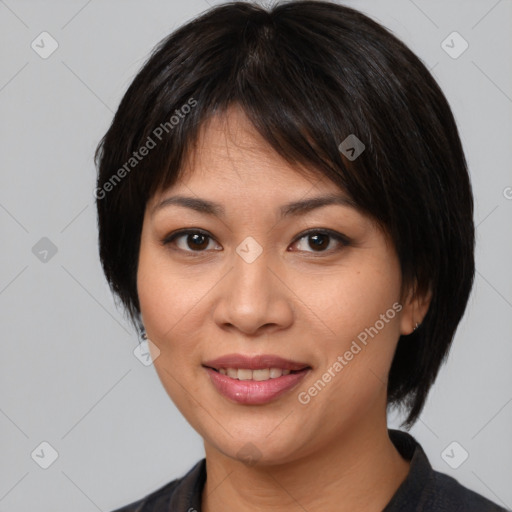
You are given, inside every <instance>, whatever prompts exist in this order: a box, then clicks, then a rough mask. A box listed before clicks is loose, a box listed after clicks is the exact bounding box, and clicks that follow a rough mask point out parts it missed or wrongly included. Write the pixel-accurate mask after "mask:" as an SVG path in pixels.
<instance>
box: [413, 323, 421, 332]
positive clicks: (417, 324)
mask: <svg viewBox="0 0 512 512" xmlns="http://www.w3.org/2000/svg"><path fill="white" fill-rule="evenodd" d="M419 326H420V324H419V323H418V322H416V325H415V326H414V329H413V331H415V330H416V329H417V328H418V327H419Z"/></svg>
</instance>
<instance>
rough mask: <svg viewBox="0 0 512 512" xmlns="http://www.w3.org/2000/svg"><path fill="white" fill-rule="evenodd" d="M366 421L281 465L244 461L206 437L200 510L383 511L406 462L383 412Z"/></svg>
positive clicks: (396, 487)
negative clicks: (228, 454)
mask: <svg viewBox="0 0 512 512" xmlns="http://www.w3.org/2000/svg"><path fill="white" fill-rule="evenodd" d="M365 426H366V428H365V427H363V428H361V425H360V424H358V425H357V426H355V427H354V428H352V429H350V430H348V431H347V432H344V433H343V435H341V436H339V437H338V438H337V439H338V441H337V443H336V444H335V445H333V444H329V445H328V446H324V447H323V448H321V449H320V450H319V449H315V450H314V451H313V452H312V453H310V454H307V455H304V456H301V457H298V458H296V459H294V460H293V461H291V462H289V463H286V464H280V465H265V466H259V465H254V466H248V465H245V464H243V463H242V462H240V461H237V460H233V459H232V458H230V457H226V456H225V455H223V454H222V453H220V452H219V451H218V450H216V449H215V448H214V447H213V446H212V445H210V444H208V443H206V442H205V452H206V471H207V479H206V483H205V487H204V491H203V497H202V510H203V512H217V511H223V512H229V511H234V510H236V511H237V512H253V511H267V510H268V511H276V510H285V509H286V508H288V507H302V508H303V509H304V510H309V511H315V510H337V511H339V512H345V511H353V510H365V511H367V512H373V511H375V512H380V511H382V509H383V508H384V507H385V506H386V504H387V503H388V502H389V500H390V499H391V498H392V496H393V495H394V494H395V492H396V490H397V489H398V487H399V486H400V484H401V483H402V482H403V481H404V480H405V478H406V476H407V474H408V472H409V462H408V461H405V460H404V459H403V458H402V457H401V455H400V454H399V453H398V451H397V450H396V448H395V446H394V445H393V443H392V442H391V440H390V439H389V436H388V430H387V424H386V421H385V416H384V421H382V422H379V423H376V422H373V423H372V422H365Z"/></svg>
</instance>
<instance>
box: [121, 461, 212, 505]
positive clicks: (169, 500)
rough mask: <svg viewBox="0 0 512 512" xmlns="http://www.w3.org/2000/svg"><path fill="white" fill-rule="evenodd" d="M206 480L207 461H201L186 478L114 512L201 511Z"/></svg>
mask: <svg viewBox="0 0 512 512" xmlns="http://www.w3.org/2000/svg"><path fill="white" fill-rule="evenodd" d="M205 480H206V459H201V460H200V461H199V462H197V463H196V464H195V465H194V466H193V467H192V469H190V470H189V471H188V473H186V474H185V475H184V476H182V477H180V478H176V479H174V480H172V481H171V482H169V483H167V484H165V485H164V486H162V487H159V488H158V489H157V490H156V491H153V492H152V493H151V494H148V495H147V496H145V497H144V498H142V499H140V500H137V501H134V502H132V503H130V504H128V505H125V506H124V507H122V508H118V509H116V510H113V511H112V512H167V511H169V510H183V512H187V510H194V509H197V510H199V509H200V500H201V491H202V489H203V486H204V482H205Z"/></svg>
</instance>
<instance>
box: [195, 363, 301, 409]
mask: <svg viewBox="0 0 512 512" xmlns="http://www.w3.org/2000/svg"><path fill="white" fill-rule="evenodd" d="M205 369H206V371H207V372H208V374H209V375H210V379H211V380H212V383H213V385H214V386H215V388H216V389H217V391H218V392H219V393H220V394H221V395H223V396H225V397H226V398H229V399H230V400H233V401H234V402H236V403H238V404H245V405H257V404H266V403H268V402H271V401H272V400H275V399H276V398H278V397H280V396H281V395H283V394H284V393H286V392H287V391H290V390H291V389H292V388H294V387H295V386H296V385H297V384H298V383H299V382H300V381H301V380H302V379H303V378H304V377H305V376H306V374H307V373H308V372H309V371H310V368H306V369H304V370H301V371H300V372H297V373H289V374H288V375H282V376H281V377H277V378H276V379H269V380H262V381H257V380H238V379H232V378H231V377H228V376H227V375H222V373H219V372H216V371H215V370H212V369H211V368H205Z"/></svg>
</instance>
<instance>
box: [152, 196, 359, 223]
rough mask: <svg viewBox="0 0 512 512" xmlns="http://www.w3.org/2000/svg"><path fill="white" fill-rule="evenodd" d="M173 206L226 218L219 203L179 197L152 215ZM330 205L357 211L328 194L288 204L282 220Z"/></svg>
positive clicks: (348, 201)
mask: <svg viewBox="0 0 512 512" xmlns="http://www.w3.org/2000/svg"><path fill="white" fill-rule="evenodd" d="M172 205H175V206H181V207H184V208H189V209H191V210H194V211H197V212H199V213H204V214H207V215H213V216H216V217H220V218H223V217H225V214H226V211H225V209H224V207H223V206H222V205H220V204H218V203H214V202H212V201H207V200H206V199H200V198H197V197H187V196H180V195H177V196H171V197H167V198H166V199H164V200H163V201H161V202H160V203H158V204H157V205H156V206H154V208H153V210H152V212H151V215H154V214H155V213H156V212H157V211H159V210H161V209H163V208H166V207H168V206H172ZM329 205H340V206H345V207H349V208H354V209H357V205H356V204H355V203H354V202H353V201H352V200H351V199H350V198H348V197H346V196H344V195H337V194H328V195H325V196H319V197H312V198H309V199H303V200H300V201H293V202H291V203H286V204H284V205H283V206H281V208H280V209H279V211H280V216H281V218H284V217H289V216H298V215H304V214H306V213H308V212H310V211H312V210H314V209H316V208H321V207H322V206H329Z"/></svg>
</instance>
